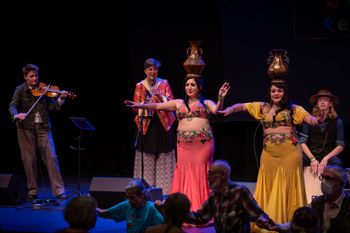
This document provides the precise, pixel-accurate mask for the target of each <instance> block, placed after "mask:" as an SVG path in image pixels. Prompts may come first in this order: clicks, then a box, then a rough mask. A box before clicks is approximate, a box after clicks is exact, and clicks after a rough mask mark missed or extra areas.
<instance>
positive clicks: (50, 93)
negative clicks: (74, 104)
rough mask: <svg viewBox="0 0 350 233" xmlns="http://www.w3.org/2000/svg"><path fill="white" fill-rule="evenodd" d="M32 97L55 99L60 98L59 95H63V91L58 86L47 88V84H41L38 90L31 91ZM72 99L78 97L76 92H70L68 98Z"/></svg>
mask: <svg viewBox="0 0 350 233" xmlns="http://www.w3.org/2000/svg"><path fill="white" fill-rule="evenodd" d="M31 92H32V95H33V96H41V95H43V93H44V95H46V96H47V97H50V98H55V97H57V96H58V94H61V93H62V91H61V90H60V88H59V87H58V86H50V85H49V87H48V88H47V85H46V84H45V83H42V82H40V83H39V85H38V87H37V88H32V89H31ZM67 97H69V98H71V99H74V98H76V97H77V95H76V94H75V93H74V92H68V96H67Z"/></svg>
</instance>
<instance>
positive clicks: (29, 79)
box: [9, 64, 69, 201]
mask: <svg viewBox="0 0 350 233" xmlns="http://www.w3.org/2000/svg"><path fill="white" fill-rule="evenodd" d="M22 72H23V76H24V79H25V82H24V83H22V84H21V85H19V86H17V87H16V89H15V92H14V94H13V97H12V100H11V102H10V104H9V111H10V114H11V116H12V119H13V120H14V122H15V123H16V126H17V138H18V144H19V147H20V151H21V157H22V161H23V166H24V170H25V173H26V176H27V187H28V190H29V192H28V196H27V200H28V201H33V200H35V199H37V198H38V184H37V178H38V177H37V152H38V153H40V158H41V159H42V161H43V162H44V164H45V166H46V168H47V173H48V176H49V179H50V183H51V189H52V193H53V195H55V196H56V197H57V198H58V199H67V195H66V194H65V188H64V182H63V179H62V176H61V172H60V168H59V163H58V160H57V155H56V150H55V144H54V141H53V138H52V133H51V124H50V119H49V111H51V110H59V109H60V108H61V106H62V105H63V103H64V102H65V98H66V97H67V96H68V95H69V93H68V92H67V91H64V90H63V91H60V93H59V94H58V95H57V98H50V97H49V96H48V95H46V94H47V90H44V91H42V94H41V95H39V96H37V95H34V94H33V93H35V90H37V88H38V86H39V67H38V66H36V65H33V64H27V65H25V66H24V67H23V69H22Z"/></svg>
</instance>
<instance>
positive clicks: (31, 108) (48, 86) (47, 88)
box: [26, 84, 51, 115]
mask: <svg viewBox="0 0 350 233" xmlns="http://www.w3.org/2000/svg"><path fill="white" fill-rule="evenodd" d="M50 86H51V84H49V85H47V87H46V88H45V91H43V93H41V95H40V96H39V98H38V99H37V100H36V101H35V103H34V104H33V105H32V106H31V107H30V109H29V110H28V111H27V113H26V114H27V115H28V114H29V113H30V112H31V111H32V110H33V108H34V107H35V105H36V104H37V103H38V102H39V100H40V99H41V97H43V95H45V93H46V92H47V91H48V90H49V88H50Z"/></svg>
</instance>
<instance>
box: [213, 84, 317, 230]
mask: <svg viewBox="0 0 350 233" xmlns="http://www.w3.org/2000/svg"><path fill="white" fill-rule="evenodd" d="M287 96H288V95H287V89H286V84H285V83H271V85H270V88H269V91H268V100H267V102H251V103H238V104H234V105H232V106H230V107H228V108H226V109H225V110H222V111H219V113H222V114H224V115H225V116H226V115H230V114H232V113H234V112H240V111H247V112H248V113H249V114H250V115H251V116H253V117H254V118H255V119H256V120H258V121H260V122H261V123H262V125H263V130H264V141H263V151H262V154H261V158H260V168H259V173H258V178H257V183H256V190H255V193H254V198H255V199H256V201H257V202H258V204H259V205H260V206H261V207H262V209H264V210H265V211H266V213H267V214H268V215H269V216H270V218H271V219H273V220H274V221H275V222H278V223H285V222H288V221H290V220H291V218H292V215H293V213H294V210H295V209H297V208H298V207H301V206H303V205H305V204H306V195H305V187H304V180H303V175H302V170H303V169H302V167H303V164H302V150H301V146H300V143H299V141H298V138H297V135H296V131H295V127H294V125H296V124H301V123H303V122H305V123H307V124H311V125H317V124H318V120H317V118H316V117H314V116H312V115H311V114H309V113H308V112H307V111H305V110H304V108H303V107H301V106H298V105H294V104H289V101H288V98H287ZM254 228H255V229H254V230H255V232H259V230H260V229H257V227H256V226H255V227H254ZM261 231H262V230H261Z"/></svg>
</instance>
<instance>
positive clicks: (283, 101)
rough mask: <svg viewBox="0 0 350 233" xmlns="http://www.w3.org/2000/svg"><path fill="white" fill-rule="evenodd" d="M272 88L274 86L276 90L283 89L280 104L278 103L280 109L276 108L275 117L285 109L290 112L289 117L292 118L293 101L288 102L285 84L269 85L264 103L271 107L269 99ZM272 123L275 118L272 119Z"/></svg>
mask: <svg viewBox="0 0 350 233" xmlns="http://www.w3.org/2000/svg"><path fill="white" fill-rule="evenodd" d="M272 86H276V87H278V88H281V89H283V92H284V94H283V97H282V99H281V103H280V106H279V107H280V108H278V110H277V111H276V113H275V116H277V114H278V113H279V112H280V111H283V110H285V109H288V110H290V116H291V117H293V111H294V109H293V101H291V100H290V97H289V92H288V86H287V83H270V85H269V88H268V90H267V94H266V102H267V103H269V104H270V106H272V99H271V87H272ZM273 121H274V122H275V118H274V119H273ZM292 124H293V120H292Z"/></svg>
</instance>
